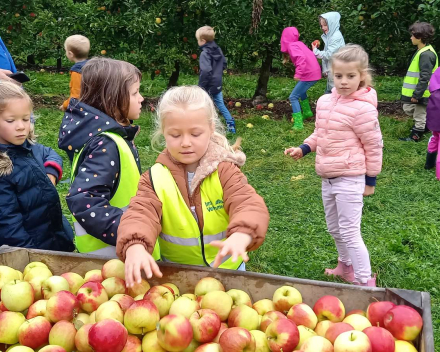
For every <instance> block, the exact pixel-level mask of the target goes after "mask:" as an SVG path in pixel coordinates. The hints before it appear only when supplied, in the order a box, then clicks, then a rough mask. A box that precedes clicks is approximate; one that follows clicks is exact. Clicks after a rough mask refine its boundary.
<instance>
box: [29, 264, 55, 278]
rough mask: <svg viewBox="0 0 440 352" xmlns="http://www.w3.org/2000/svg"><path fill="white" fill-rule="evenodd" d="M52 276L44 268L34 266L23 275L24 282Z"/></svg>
mask: <svg viewBox="0 0 440 352" xmlns="http://www.w3.org/2000/svg"><path fill="white" fill-rule="evenodd" d="M51 276H53V274H52V272H51V271H50V270H49V269H48V268H45V267H44V266H36V267H33V268H32V269H30V270H29V271H28V272H27V273H26V275H24V281H28V282H29V281H31V280H33V279H35V278H36V277H44V279H48V278H50V277H51Z"/></svg>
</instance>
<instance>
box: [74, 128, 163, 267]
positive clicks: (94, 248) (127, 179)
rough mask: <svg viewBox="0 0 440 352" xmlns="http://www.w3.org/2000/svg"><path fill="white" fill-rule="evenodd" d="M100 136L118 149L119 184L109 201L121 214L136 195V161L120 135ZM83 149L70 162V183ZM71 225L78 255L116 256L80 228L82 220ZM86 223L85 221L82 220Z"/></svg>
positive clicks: (157, 252)
mask: <svg viewBox="0 0 440 352" xmlns="http://www.w3.org/2000/svg"><path fill="white" fill-rule="evenodd" d="M100 135H105V136H107V137H109V138H111V139H112V140H113V141H114V142H115V143H116V146H117V147H118V152H119V158H120V170H119V184H118V189H117V190H116V192H115V194H114V195H113V197H112V198H111V199H110V202H109V203H110V205H111V206H113V207H117V208H120V209H121V210H122V211H123V212H125V211H126V210H127V209H128V205H129V203H130V199H131V198H132V197H133V196H135V195H136V192H137V187H138V183H139V179H140V174H139V169H138V167H137V164H136V161H135V160H134V156H133V153H132V152H131V150H130V147H129V146H128V145H127V142H126V141H125V140H124V138H122V137H121V136H120V135H118V134H116V133H112V132H103V133H101V134H100ZM83 150H84V147H83V148H82V149H81V150H80V151H79V153H75V156H74V158H73V162H72V171H71V176H70V178H71V182H72V183H73V180H74V179H75V172H76V170H77V167H78V160H79V158H80V156H81V153H82V152H83ZM72 218H73V221H74V223H73V225H74V228H75V245H76V248H77V249H78V251H79V252H80V253H93V254H105V255H113V256H116V247H114V246H111V245H109V244H107V243H105V242H103V241H101V240H99V239H98V238H96V237H93V236H91V235H89V234H88V233H87V232H86V230H85V229H84V228H83V227H82V226H81V222H83V219H76V218H75V217H73V216H72ZM84 221H87V219H84ZM106 236H116V234H113V233H110V234H106ZM153 254H154V258H155V259H159V258H160V256H159V248H157V246H156V248H155V251H154V253H153Z"/></svg>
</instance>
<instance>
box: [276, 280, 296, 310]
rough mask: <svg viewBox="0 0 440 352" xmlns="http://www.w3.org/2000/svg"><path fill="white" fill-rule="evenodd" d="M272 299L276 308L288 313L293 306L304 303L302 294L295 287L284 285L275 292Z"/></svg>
mask: <svg viewBox="0 0 440 352" xmlns="http://www.w3.org/2000/svg"><path fill="white" fill-rule="evenodd" d="M272 301H273V304H274V305H275V310H277V311H279V312H282V313H284V314H287V312H288V311H289V309H290V308H291V307H292V306H294V305H295V304H298V303H302V296H301V293H300V292H299V291H298V290H297V289H296V288H295V287H292V286H282V287H280V288H278V289H277V290H276V291H275V292H274V294H273V299H272Z"/></svg>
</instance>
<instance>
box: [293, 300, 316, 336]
mask: <svg viewBox="0 0 440 352" xmlns="http://www.w3.org/2000/svg"><path fill="white" fill-rule="evenodd" d="M287 318H288V319H290V320H292V321H293V322H294V323H295V324H296V325H304V326H306V327H308V328H309V329H312V330H314V329H315V328H316V324H318V317H317V316H316V314H315V312H314V311H313V309H312V308H311V307H310V306H309V305H307V304H305V303H298V304H295V305H294V306H292V307H291V308H290V309H289V312H288V313H287Z"/></svg>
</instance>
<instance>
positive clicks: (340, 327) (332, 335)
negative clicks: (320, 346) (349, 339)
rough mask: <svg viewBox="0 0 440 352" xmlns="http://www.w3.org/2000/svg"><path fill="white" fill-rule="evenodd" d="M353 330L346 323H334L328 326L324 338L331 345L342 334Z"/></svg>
mask: <svg viewBox="0 0 440 352" xmlns="http://www.w3.org/2000/svg"><path fill="white" fill-rule="evenodd" d="M352 330H354V328H353V327H352V326H351V325H350V324H347V323H335V324H333V325H332V326H330V327H329V328H328V330H327V332H326V333H325V338H326V339H327V340H329V341H330V342H331V343H332V344H334V343H335V340H336V338H337V337H338V336H339V335H341V334H342V333H343V332H347V331H352Z"/></svg>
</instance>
